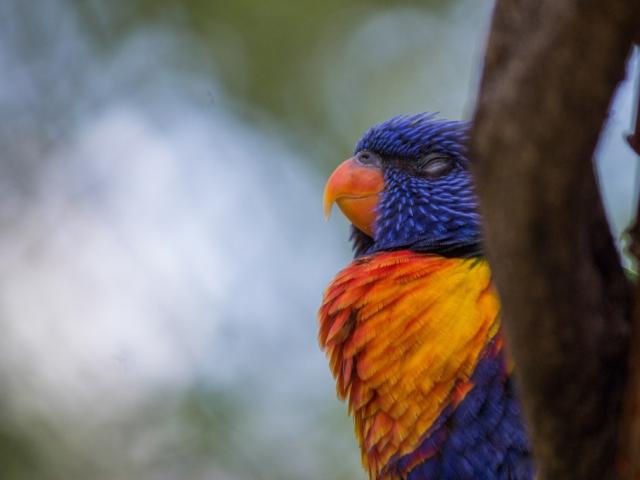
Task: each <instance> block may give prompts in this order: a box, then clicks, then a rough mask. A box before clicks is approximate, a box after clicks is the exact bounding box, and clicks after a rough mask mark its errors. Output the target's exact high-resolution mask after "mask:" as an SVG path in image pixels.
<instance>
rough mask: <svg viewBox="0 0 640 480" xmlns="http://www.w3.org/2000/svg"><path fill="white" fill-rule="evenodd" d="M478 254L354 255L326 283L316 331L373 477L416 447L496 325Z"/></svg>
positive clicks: (466, 378)
mask: <svg viewBox="0 0 640 480" xmlns="http://www.w3.org/2000/svg"><path fill="white" fill-rule="evenodd" d="M498 310H499V304H498V299H497V296H496V294H495V292H494V290H493V288H492V285H491V273H490V271H489V267H488V265H487V264H486V262H485V261H483V260H478V259H457V258H444V257H439V256H433V255H425V254H420V253H416V252H411V251H397V252H384V253H379V254H374V255H371V256H367V257H362V258H359V259H357V260H355V261H353V262H352V263H351V264H350V265H349V266H348V267H347V268H345V269H344V270H343V271H342V272H340V273H339V274H338V275H337V276H336V278H335V279H334V280H333V282H331V284H330V285H329V286H328V288H327V290H326V291H325V295H324V299H323V303H322V306H321V307H320V312H319V323H320V333H319V340H320V344H321V346H322V348H323V349H324V350H325V352H326V354H327V356H328V357H329V360H330V365H331V370H332V372H333V375H334V377H335V378H336V384H337V391H338V395H339V396H340V398H343V399H345V398H346V399H347V400H348V403H349V411H350V413H351V414H352V415H353V417H354V421H355V426H356V434H357V436H358V440H359V442H360V447H361V451H362V460H363V463H364V464H365V466H366V467H367V468H368V470H369V472H370V476H371V477H372V478H392V477H390V476H387V475H386V474H385V470H384V468H385V465H387V463H388V462H389V460H390V459H391V458H392V457H394V458H397V457H398V456H401V455H405V454H407V453H409V452H411V451H413V450H414V449H415V448H417V446H418V445H419V444H420V442H421V440H422V439H423V437H424V435H425V433H426V432H427V431H428V430H429V428H430V427H431V426H432V425H433V423H434V422H435V420H436V419H437V418H438V416H439V414H440V413H441V412H442V411H443V410H444V409H445V408H446V407H447V406H448V405H451V404H453V405H456V404H457V403H459V402H461V401H462V399H463V398H464V397H465V395H466V394H467V392H468V391H469V390H470V389H471V388H473V384H472V383H471V382H470V377H471V375H472V373H473V371H474V369H475V367H476V365H477V363H478V360H479V357H480V354H481V352H482V351H483V349H484V348H485V346H486V345H487V344H488V343H489V342H490V341H491V340H492V339H493V337H495V335H496V334H497V332H498V329H499V320H498Z"/></svg>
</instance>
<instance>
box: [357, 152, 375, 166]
mask: <svg viewBox="0 0 640 480" xmlns="http://www.w3.org/2000/svg"><path fill="white" fill-rule="evenodd" d="M356 160H357V161H358V162H360V163H361V164H363V165H368V166H371V167H379V166H380V164H381V160H380V156H379V155H377V154H375V153H373V152H370V151H369V150H362V151H361V152H358V153H357V154H356Z"/></svg>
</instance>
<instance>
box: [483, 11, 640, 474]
mask: <svg viewBox="0 0 640 480" xmlns="http://www.w3.org/2000/svg"><path fill="white" fill-rule="evenodd" d="M638 25H640V1H638V0H634V1H626V0H599V1H595V0H590V1H587V0H566V1H557V0H498V1H497V5H496V10H495V13H494V18H493V24H492V29H491V34H490V38H489V43H488V46H487V53H486V59H485V66H484V72H483V77H482V82H481V87H480V92H479V99H478V105H477V109H476V112H475V116H474V123H473V130H472V138H471V149H472V157H473V158H475V161H476V164H475V165H474V169H475V172H474V173H475V176H476V186H477V191H478V196H479V198H480V207H481V211H482V214H483V216H484V221H485V224H484V226H485V240H486V250H487V255H488V258H489V261H490V263H491V265H492V268H493V272H494V278H495V283H496V285H497V287H498V290H499V292H500V296H501V299H502V304H503V310H502V311H503V321H504V325H505V329H506V333H507V338H508V341H509V345H510V349H511V351H512V354H513V357H514V359H515V362H516V365H517V378H518V382H519V387H520V391H521V397H522V402H523V405H524V409H525V414H526V417H527V422H528V426H529V431H530V434H531V438H532V440H533V445H534V451H535V455H536V461H537V466H538V472H539V478H541V479H563V480H569V479H599V480H600V479H605V478H617V475H616V472H615V468H614V465H615V459H616V455H617V454H618V448H617V445H618V436H619V434H620V425H621V423H620V419H621V411H622V398H623V390H624V387H625V385H626V380H627V368H626V366H627V359H628V346H629V330H630V328H629V324H630V316H631V313H630V312H631V306H630V305H631V304H630V295H629V288H628V284H627V281H626V279H625V277H624V274H623V271H622V268H621V266H620V261H619V258H618V254H617V252H616V249H615V246H614V243H613V240H612V238H611V235H610V233H609V228H608V224H607V221H606V218H605V215H604V211H603V208H602V205H601V201H600V195H599V192H598V186H597V182H596V179H595V176H594V171H593V164H592V160H591V159H592V155H593V152H594V149H595V147H596V144H597V141H598V137H599V133H600V130H601V129H602V126H603V123H604V121H605V119H606V116H607V110H608V107H609V103H610V101H611V98H612V95H613V92H614V90H615V88H616V86H617V84H618V83H619V81H620V80H621V79H622V78H623V76H624V67H625V61H626V58H627V56H628V54H629V52H630V49H631V44H632V39H633V36H634V31H635V30H636V29H637V27H638ZM638 454H640V452H638Z"/></svg>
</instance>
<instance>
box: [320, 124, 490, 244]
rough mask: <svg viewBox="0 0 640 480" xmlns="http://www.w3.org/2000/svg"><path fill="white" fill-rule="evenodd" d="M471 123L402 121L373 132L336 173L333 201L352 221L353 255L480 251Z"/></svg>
mask: <svg viewBox="0 0 640 480" xmlns="http://www.w3.org/2000/svg"><path fill="white" fill-rule="evenodd" d="M468 127H469V125H468V123H466V122H459V121H446V120H439V119H437V118H436V116H435V114H426V113H425V114H418V115H413V116H398V117H394V118H391V119H390V120H387V121H386V122H383V123H381V124H379V125H376V126H374V127H372V128H371V129H369V131H367V132H366V133H365V134H364V136H363V137H362V138H361V139H360V141H359V142H358V143H357V145H356V148H355V153H354V156H353V157H351V158H349V159H348V160H345V161H344V162H343V163H342V164H341V165H340V166H338V168H336V170H335V171H334V172H333V173H332V174H331V177H329V180H328V181H327V185H326V187H325V191H324V199H323V203H324V210H325V215H327V216H328V215H329V213H330V212H331V207H332V205H333V203H334V202H335V203H337V205H338V207H340V209H341V210H342V212H343V213H344V214H345V215H346V217H347V218H348V219H349V220H350V221H351V223H352V224H353V230H352V241H353V245H354V250H355V254H356V256H357V255H361V254H364V253H372V252H376V251H381V250H396V249H401V248H407V249H412V250H419V251H425V252H433V253H439V254H442V255H456V256H458V255H464V256H469V255H477V254H479V252H480V217H479V214H478V211H477V204H476V196H475V193H474V189H473V184H472V180H471V175H470V172H469V159H468V158H467V152H466V147H465V144H466V137H467V131H468Z"/></svg>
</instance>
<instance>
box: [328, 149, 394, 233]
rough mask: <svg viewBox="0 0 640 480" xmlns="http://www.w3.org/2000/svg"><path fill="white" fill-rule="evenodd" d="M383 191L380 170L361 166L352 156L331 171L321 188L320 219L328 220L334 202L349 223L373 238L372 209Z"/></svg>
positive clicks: (374, 217)
mask: <svg viewBox="0 0 640 480" xmlns="http://www.w3.org/2000/svg"><path fill="white" fill-rule="evenodd" d="M383 189H384V176H383V175H382V170H380V168H378V167H373V166H367V165H362V164H361V163H360V162H358V161H357V160H356V159H355V158H353V157H352V158H350V159H348V160H345V161H344V162H342V163H341V164H340V165H339V166H338V168H336V169H335V170H334V171H333V173H332V174H331V176H330V177H329V180H327V184H326V185H325V187H324V195H323V198H322V205H323V207H324V216H325V218H329V215H331V206H332V205H333V203H334V202H335V203H337V204H338V207H339V208H340V210H342V213H344V215H345V216H346V217H347V218H348V219H349V220H350V221H351V223H353V224H354V225H355V226H356V227H357V228H358V229H359V230H362V231H363V232H364V233H366V234H367V235H369V236H370V237H373V224H374V223H375V220H376V207H377V206H378V202H379V200H380V192H382V190H383Z"/></svg>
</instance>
